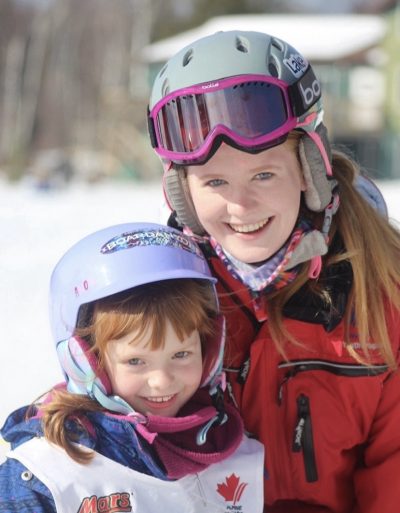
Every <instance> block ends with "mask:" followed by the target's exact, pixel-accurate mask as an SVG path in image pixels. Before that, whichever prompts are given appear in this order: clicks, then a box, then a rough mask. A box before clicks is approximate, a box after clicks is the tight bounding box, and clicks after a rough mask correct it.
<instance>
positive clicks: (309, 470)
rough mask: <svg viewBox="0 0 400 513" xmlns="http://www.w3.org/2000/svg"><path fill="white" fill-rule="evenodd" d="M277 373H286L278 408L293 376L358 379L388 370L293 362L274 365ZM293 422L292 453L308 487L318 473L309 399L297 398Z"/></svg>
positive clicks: (281, 386)
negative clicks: (311, 374)
mask: <svg viewBox="0 0 400 513" xmlns="http://www.w3.org/2000/svg"><path fill="white" fill-rule="evenodd" d="M278 367H279V368H280V369H288V372H287V373H286V375H285V377H284V378H283V380H282V382H281V384H280V386H279V389H278V404H279V405H281V404H282V402H283V388H284V386H285V384H286V383H287V382H288V381H289V380H290V379H292V378H293V377H294V376H296V375H297V374H299V373H301V372H306V371H316V370H320V371H326V372H331V373H333V374H336V375H337V376H344V377H351V378H358V377H367V376H376V375H379V374H383V373H385V372H387V371H388V369H389V368H388V366H387V365H385V364H378V365H372V366H363V365H357V364H343V363H336V362H330V361H325V360H297V361H289V362H283V363H280V364H279V365H278ZM296 402H297V422H296V426H295V428H294V433H293V442H292V451H293V452H303V461H304V469H305V475H306V480H307V482H308V483H313V482H315V481H318V470H317V463H316V458H315V447H314V440H313V430H312V421H311V410H310V399H309V397H307V396H306V395H304V394H300V395H299V396H298V397H297V400H296Z"/></svg>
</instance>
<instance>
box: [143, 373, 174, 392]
mask: <svg viewBox="0 0 400 513" xmlns="http://www.w3.org/2000/svg"><path fill="white" fill-rule="evenodd" d="M173 380H174V377H173V375H172V374H171V373H170V372H169V370H168V369H157V370H153V371H152V372H150V373H149V375H148V377H147V383H148V385H149V387H150V388H156V389H159V390H165V389H167V388H168V387H169V386H170V385H171V383H172V382H173Z"/></svg>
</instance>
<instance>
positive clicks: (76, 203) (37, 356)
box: [0, 181, 400, 460]
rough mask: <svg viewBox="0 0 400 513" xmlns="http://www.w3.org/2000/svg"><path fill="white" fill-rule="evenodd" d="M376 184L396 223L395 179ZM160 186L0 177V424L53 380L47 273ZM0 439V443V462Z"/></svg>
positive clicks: (144, 210)
mask: <svg viewBox="0 0 400 513" xmlns="http://www.w3.org/2000/svg"><path fill="white" fill-rule="evenodd" d="M380 187H381V190H382V192H383V194H384V196H385V198H386V201H387V203H388V207H389V215H390V216H391V217H392V218H393V219H395V220H397V221H400V181H396V182H384V183H381V184H380ZM161 205H162V192H161V186H160V184H137V183H108V184H100V185H90V186H89V185H82V184H75V185H73V186H71V187H70V188H68V189H65V190H61V191H52V192H43V191H38V190H35V189H34V188H32V187H31V186H29V185H26V184H25V185H18V186H11V185H8V184H5V183H3V182H1V181H0V321H1V322H0V327H1V343H0V376H1V380H0V382H1V385H2V394H1V401H0V426H1V425H3V422H4V421H5V419H6V416H7V414H8V413H9V412H10V411H11V410H13V409H15V408H17V407H19V406H22V405H24V404H27V403H30V402H31V401H32V400H33V399H35V398H36V397H38V396H39V395H40V394H41V393H42V392H44V391H46V390H47V389H49V388H50V387H51V386H52V385H53V384H54V383H56V382H58V381H61V379H62V374H61V371H60V370H59V366H58V361H57V359H56V355H55V351H54V347H53V343H52V341H51V337H50V331H49V326H48V309H47V294H48V284H49V278H50V273H51V270H52V268H53V266H54V265H55V263H56V262H57V260H58V259H59V258H60V257H61V255H62V254H63V253H64V252H65V251H66V250H67V249H68V248H69V247H70V246H71V245H72V244H73V243H74V242H76V241H77V240H79V239H80V238H82V237H83V236H85V235H87V234H88V233H90V232H92V231H95V230H97V229H100V228H103V227H105V226H108V225H112V224H116V223H120V222H129V221H154V222H158V221H159V220H160V219H161V217H162V213H161V209H160V206H161ZM5 450H6V444H5V443H4V442H3V443H1V442H0V460H1V458H2V455H4V452H5Z"/></svg>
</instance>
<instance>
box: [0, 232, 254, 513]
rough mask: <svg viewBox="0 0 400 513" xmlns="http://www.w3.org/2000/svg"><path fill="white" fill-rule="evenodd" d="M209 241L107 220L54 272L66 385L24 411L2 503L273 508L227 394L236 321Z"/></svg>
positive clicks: (75, 511) (86, 510)
mask: <svg viewBox="0 0 400 513" xmlns="http://www.w3.org/2000/svg"><path fill="white" fill-rule="evenodd" d="M214 281H215V280H214V279H213V278H212V277H211V275H210V273H209V269H208V266H207V263H206V261H205V259H204V257H203V256H202V254H201V252H200V251H199V248H198V247H197V246H196V244H195V243H193V242H192V241H191V240H190V239H189V238H188V237H186V236H185V235H182V234H181V233H180V232H178V231H176V230H174V229H172V228H168V227H163V226H159V225H154V224H123V225H117V226H112V227H110V228H106V229H104V230H100V231H99V232H96V233H94V234H92V235H89V236H88V237H86V238H84V239H83V240H81V241H79V242H78V243H77V244H76V245H75V246H73V247H72V248H71V249H70V250H69V251H68V252H67V253H66V254H65V255H64V256H63V257H62V258H61V260H60V262H59V263H58V264H57V266H56V267H55V269H54V272H53V275H52V280H51V292H50V305H51V311H50V318H51V324H52V330H53V334H54V339H55V342H56V349H57V353H58V357H59V359H60V362H61V366H62V369H63V371H64V373H65V378H66V383H65V384H62V385H59V386H56V387H55V388H54V389H53V390H52V391H51V392H50V393H49V394H47V396H46V397H45V399H44V400H43V401H42V402H38V403H35V405H34V406H32V407H30V408H22V409H20V410H17V411H16V412H15V413H13V414H12V415H11V416H10V417H9V418H8V420H7V421H6V424H5V426H4V428H3V429H2V436H3V437H4V438H5V439H6V440H7V441H9V442H10V443H11V445H12V448H13V450H12V451H11V452H10V453H9V454H8V460H7V461H6V462H5V463H4V464H3V465H2V466H1V467H0V497H1V500H0V511H1V512H7V513H14V512H15V513H17V512H18V513H28V512H30V513H33V512H35V513H40V512H46V513H50V512H52V513H54V512H57V513H60V512H62V513H115V512H131V511H132V512H136V511H140V512H141V513H154V512H156V511H161V510H164V511H181V512H187V513H194V512H196V513H197V512H201V511H204V512H206V511H207V512H209V511H213V512H214V511H215V512H225V511H226V510H227V508H229V507H231V506H232V507H233V506H235V507H237V508H240V511H243V513H245V512H246V513H253V512H261V511H262V504H263V499H262V467H263V451H262V449H261V444H259V442H256V441H255V440H249V439H244V438H243V428H242V423H241V420H240V417H239V416H238V413H237V412H236V410H235V409H234V408H232V407H231V406H227V407H226V409H225V407H224V404H223V399H222V389H223V388H224V381H223V375H222V373H221V361H220V360H221V355H222V348H223V320H222V318H221V316H220V315H219V313H218V304H217V299H216V295H215V291H214Z"/></svg>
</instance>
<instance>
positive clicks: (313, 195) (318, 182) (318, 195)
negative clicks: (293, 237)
mask: <svg viewBox="0 0 400 513" xmlns="http://www.w3.org/2000/svg"><path fill="white" fill-rule="evenodd" d="M315 133H316V135H317V137H318V138H319V139H320V141H321V143H322V146H321V148H319V147H318V146H317V144H316V142H315V141H314V140H313V139H312V138H311V137H310V135H309V134H307V132H304V135H303V136H302V137H301V139H300V142H299V156H300V162H301V166H302V169H303V176H304V181H305V184H306V190H305V192H304V199H305V202H306V205H307V207H308V208H309V209H310V210H312V211H313V212H322V211H323V210H325V208H326V207H327V206H328V205H329V203H330V201H331V198H332V190H333V189H334V187H335V186H336V184H337V182H336V180H334V179H332V178H329V175H330V174H331V170H330V169H327V166H326V163H325V161H324V158H323V156H322V154H321V151H325V152H326V156H327V158H328V160H329V162H331V159H332V157H331V148H330V144H329V141H328V136H327V130H326V128H325V126H324V125H323V124H322V123H320V124H319V125H318V127H317V129H316V131H315Z"/></svg>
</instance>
